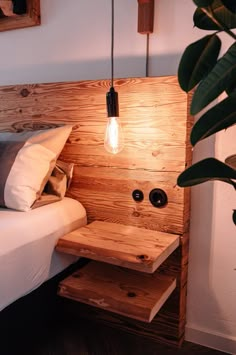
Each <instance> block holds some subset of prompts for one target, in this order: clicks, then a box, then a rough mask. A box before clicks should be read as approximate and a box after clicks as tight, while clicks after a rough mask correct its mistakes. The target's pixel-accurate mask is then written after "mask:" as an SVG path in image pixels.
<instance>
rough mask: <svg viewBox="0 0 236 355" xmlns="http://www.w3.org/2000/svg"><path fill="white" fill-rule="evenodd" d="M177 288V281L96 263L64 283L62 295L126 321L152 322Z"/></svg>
mask: <svg viewBox="0 0 236 355" xmlns="http://www.w3.org/2000/svg"><path fill="white" fill-rule="evenodd" d="M175 287H176V280H175V278H173V277H170V276H166V275H160V274H159V273H158V272H157V271H156V272H155V273H154V274H151V275H150V274H144V273H139V272H137V271H133V270H127V269H125V268H121V267H118V266H113V265H109V266H108V265H107V264H104V263H100V262H96V261H92V262H90V263H88V264H87V265H86V266H84V267H83V268H82V269H80V270H78V271H77V272H75V273H74V274H72V275H71V276H69V277H68V278H66V279H65V280H63V281H62V282H61V283H60V286H59V291H58V294H59V295H60V296H63V297H67V298H70V299H73V300H76V301H79V302H82V303H86V304H89V305H91V306H95V307H98V308H102V309H105V310H107V311H111V312H115V313H118V314H122V315H124V316H126V317H130V318H133V319H138V320H141V321H143V322H151V321H152V319H153V317H154V316H155V315H156V313H157V312H158V311H159V309H160V308H161V306H162V305H163V304H164V302H165V301H166V300H167V298H168V297H169V296H170V294H171V293H172V291H173V290H174V289H175Z"/></svg>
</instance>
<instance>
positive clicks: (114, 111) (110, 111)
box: [106, 0, 119, 117]
mask: <svg viewBox="0 0 236 355" xmlns="http://www.w3.org/2000/svg"><path fill="white" fill-rule="evenodd" d="M113 78H114V0H111V87H110V90H109V92H108V93H107V95H106V101H107V115H108V117H118V116H119V102H118V94H117V92H116V91H115V89H114V86H113V85H114V79H113Z"/></svg>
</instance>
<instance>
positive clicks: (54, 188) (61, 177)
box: [32, 160, 74, 208]
mask: <svg viewBox="0 0 236 355" xmlns="http://www.w3.org/2000/svg"><path fill="white" fill-rule="evenodd" d="M73 170H74V164H73V163H66V162H63V161H61V160H57V162H56V166H55V168H54V169H53V171H52V174H51V176H50V177H49V179H48V182H47V183H46V185H45V187H44V190H43V192H42V195H41V196H40V197H39V198H38V199H37V200H36V201H35V203H34V205H33V206H32V208H38V207H41V206H44V205H48V204H49V203H53V202H57V201H60V200H61V199H63V197H64V196H65V194H66V191H67V190H68V188H69V187H70V183H71V180H72V176H73Z"/></svg>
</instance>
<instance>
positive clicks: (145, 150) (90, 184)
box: [0, 76, 192, 343]
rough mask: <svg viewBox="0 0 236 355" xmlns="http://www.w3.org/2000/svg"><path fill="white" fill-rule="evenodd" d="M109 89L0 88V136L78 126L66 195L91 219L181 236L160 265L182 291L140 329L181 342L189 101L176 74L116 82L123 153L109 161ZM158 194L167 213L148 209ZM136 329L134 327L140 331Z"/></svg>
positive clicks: (69, 85) (66, 154) (101, 84)
mask: <svg viewBox="0 0 236 355" xmlns="http://www.w3.org/2000/svg"><path fill="white" fill-rule="evenodd" d="M109 84H110V83H109V81H108V80H96V81H80V82H65V83H52V84H51V83H48V84H35V85H17V86H4V87H0V131H3V130H12V131H19V130H22V129H39V128H44V127H53V126H54V125H58V124H62V123H67V124H73V125H74V129H73V132H72V134H71V136H70V138H69V141H68V142H67V144H66V146H65V148H64V150H63V152H62V154H61V159H63V160H65V161H70V162H74V163H75V164H76V165H75V174H74V177H73V182H72V185H71V188H70V191H69V193H68V194H69V196H71V197H74V198H76V199H78V200H80V201H81V202H82V204H83V205H84V206H85V208H86V210H87V214H88V220H89V221H93V220H104V221H110V222H118V223H123V224H127V225H134V226H138V227H144V228H148V229H154V230H160V231H164V232H169V233H174V234H180V235H181V236H182V237H181V246H180V248H179V249H178V250H177V251H176V253H174V254H173V255H172V256H171V257H169V258H168V259H167V261H166V262H165V263H164V264H163V266H162V270H163V273H168V274H171V275H174V276H177V279H178V287H177V290H176V291H175V292H174V294H173V297H171V298H170V300H169V301H168V303H167V305H165V306H164V308H163V310H162V311H160V313H159V314H158V316H157V317H156V318H155V319H154V321H153V322H152V323H151V324H150V325H147V326H146V328H145V331H144V330H143V329H144V326H143V325H140V329H141V330H140V332H141V333H142V332H145V334H151V337H153V338H155V337H156V338H161V337H162V338H163V337H164V338H165V339H166V341H167V342H171V341H173V342H175V341H177V343H179V341H180V339H182V338H183V333H184V325H185V305H186V281H187V262H188V230H189V216H190V213H189V211H190V199H189V190H188V189H181V188H179V187H178V186H176V179H177V176H178V174H179V173H180V172H181V171H183V170H184V169H185V167H186V166H188V165H189V164H190V162H191V147H190V145H189V144H188V142H189V132H190V128H191V126H192V118H191V117H190V116H189V115H188V112H189V110H188V107H189V101H190V97H189V96H187V95H186V94H185V93H184V92H182V91H181V89H180V88H179V85H178V82H177V78H176V77H175V76H167V77H157V78H130V79H119V80H115V82H114V86H115V88H116V90H117V92H118V93H119V106H120V121H121V122H122V124H123V129H124V136H125V149H124V150H123V151H122V152H121V153H119V154H117V155H111V154H109V153H107V152H106V151H105V149H104V146H103V139H104V131H105V127H106V122H107V114H106V103H105V102H106V92H107V91H108V90H109ZM154 188H160V189H163V190H164V191H165V192H166V194H167V196H168V204H167V205H166V206H165V207H164V208H155V207H153V206H152V204H151V203H150V201H149V193H150V191H151V190H152V189H154ZM135 189H141V190H142V191H143V193H144V200H143V201H142V202H139V203H138V202H135V201H134V200H133V198H132V191H133V190H135ZM110 322H111V319H110ZM114 323H115V321H114ZM126 328H127V325H126ZM138 328H139V326H138V325H137V324H136V325H135V329H136V330H135V332H136V333H137V332H138V330H137V329H138ZM147 329H148V330H147ZM158 329H161V330H160V331H159V330H158ZM176 339H177V340H176Z"/></svg>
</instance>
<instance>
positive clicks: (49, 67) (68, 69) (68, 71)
mask: <svg viewBox="0 0 236 355" xmlns="http://www.w3.org/2000/svg"><path fill="white" fill-rule="evenodd" d="M180 56H181V54H173V55H168V56H152V57H150V58H149V76H165V75H176V73H177V68H178V63H179V59H180ZM39 59H40V60H41V61H43V60H44V58H43V56H42V57H41V58H37V61H38V60H39ZM37 61H35V60H34V58H29V63H27V59H26V62H25V63H24V64H20V65H19V64H18V63H17V62H15V63H16V66H15V67H9V68H7V66H2V67H1V68H0V85H14V84H27V83H49V82H60V81H77V80H93V79H94V80H96V79H109V78H110V72H111V69H110V59H109V58H107V59H98V60H96V59H88V60H86V61H79V59H78V61H72V62H70V61H67V62H60V59H59V60H58V61H57V62H53V63H51V62H46V61H45V62H44V63H37ZM32 62H34V64H32ZM145 76H146V57H145V56H144V57H143V56H142V57H117V58H115V60H114V77H115V78H129V77H145Z"/></svg>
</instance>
